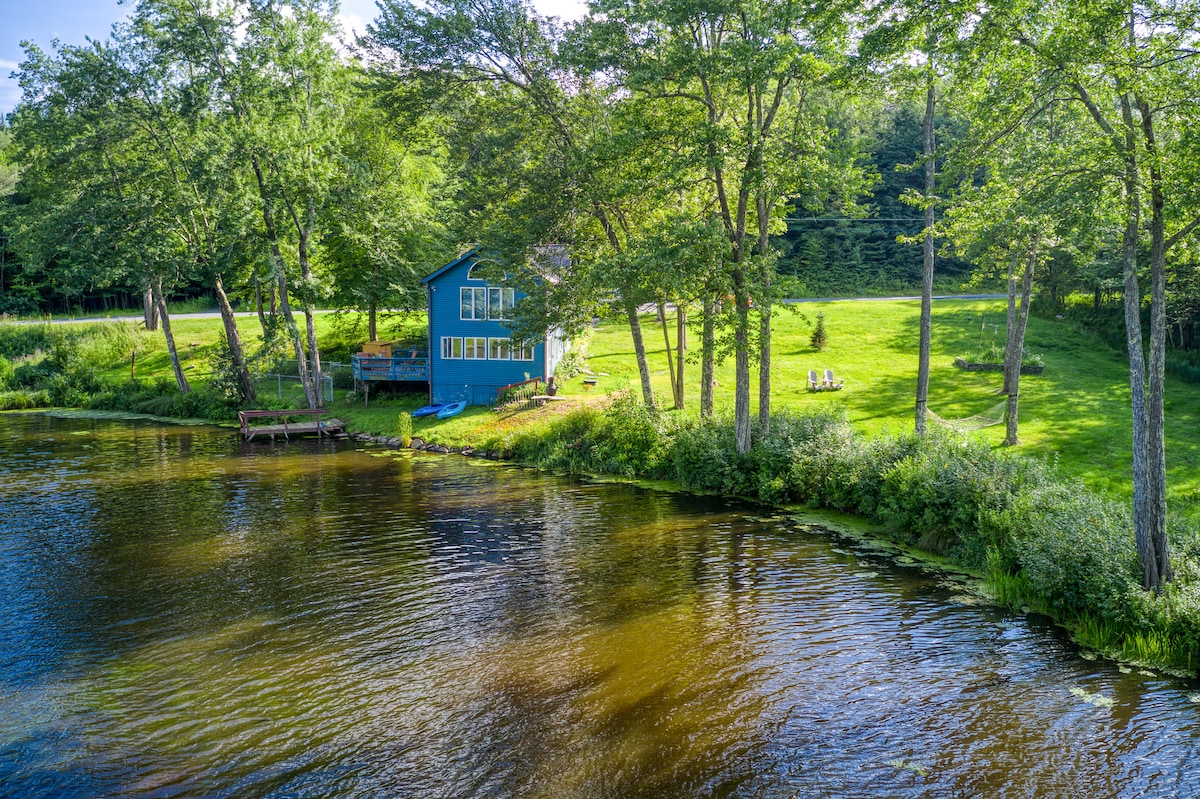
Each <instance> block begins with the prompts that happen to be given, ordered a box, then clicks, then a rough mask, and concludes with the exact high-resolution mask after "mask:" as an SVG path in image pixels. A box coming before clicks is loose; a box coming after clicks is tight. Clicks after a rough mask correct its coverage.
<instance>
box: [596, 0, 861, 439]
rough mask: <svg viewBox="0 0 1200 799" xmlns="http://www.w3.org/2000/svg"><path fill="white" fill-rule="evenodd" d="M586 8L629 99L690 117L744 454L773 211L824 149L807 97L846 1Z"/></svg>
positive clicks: (823, 70)
mask: <svg viewBox="0 0 1200 799" xmlns="http://www.w3.org/2000/svg"><path fill="white" fill-rule="evenodd" d="M593 8H594V10H595V12H596V13H597V15H598V16H597V20H596V25H597V27H598V29H599V30H600V31H601V32H602V34H603V35H606V36H607V37H608V51H607V55H608V61H609V65H608V66H609V69H610V71H611V73H612V74H614V75H616V76H617V78H618V79H619V80H620V81H621V82H622V84H623V85H624V86H625V87H626V89H627V90H628V91H629V92H631V93H633V94H634V95H636V96H642V97H646V98H650V99H654V100H657V101H659V102H662V103H668V102H669V103H672V104H675V105H681V106H682V110H683V111H684V113H686V114H687V115H688V118H689V119H690V120H691V125H690V131H691V132H690V134H689V135H688V136H687V137H686V138H685V139H683V140H682V141H681V144H680V146H681V149H683V150H684V151H686V152H687V153H689V154H690V155H691V157H692V159H693V164H694V165H695V167H697V168H699V169H702V170H703V173H704V174H705V176H706V184H707V187H708V191H709V197H710V203H711V206H710V207H711V208H712V209H713V210H712V212H713V214H714V215H715V216H716V218H717V219H718V220H719V221H720V223H721V225H722V227H723V228H724V231H725V235H726V238H727V241H728V247H729V255H728V258H727V259H726V265H727V267H728V279H729V284H728V285H729V294H730V295H731V299H732V316H733V319H732V330H733V341H734V359H735V375H736V377H735V386H734V427H735V440H736V448H737V451H738V452H740V453H745V452H748V451H749V449H750V446H751V427H752V425H751V413H750V397H751V387H750V361H751V355H752V351H753V349H754V347H755V344H756V343H757V345H758V347H759V353H760V360H759V368H760V383H759V396H760V406H761V405H764V404H766V405H767V406H769V396H770V388H769V386H770V377H769V374H770V352H769V340H768V339H769V331H770V319H769V314H770V304H771V301H772V299H773V298H772V296H771V289H770V284H769V276H770V274H771V271H770V268H769V265H770V263H771V261H772V256H773V253H772V252H771V248H770V242H769V238H768V234H769V233H770V232H771V228H772V221H771V220H772V218H773V215H774V214H775V211H776V209H777V208H778V207H779V205H780V202H781V201H782V200H783V199H784V198H786V197H791V196H795V195H796V194H798V193H801V192H802V190H803V183H802V180H801V175H802V172H803V169H804V165H806V164H807V163H811V162H814V161H820V160H821V158H822V155H823V150H822V143H823V142H824V141H825V139H826V138H827V131H826V129H825V125H824V122H825V120H824V119H823V118H822V117H820V116H819V115H817V114H814V113H811V111H812V104H811V102H810V101H811V98H812V95H813V93H814V92H816V91H817V90H818V89H819V88H820V87H821V86H822V85H823V84H824V82H825V81H826V78H827V76H828V75H829V73H830V64H831V63H833V62H836V60H837V59H838V58H839V57H840V55H841V53H842V50H843V47H844V43H845V40H844V39H843V38H842V35H843V34H844V32H845V22H844V20H843V18H842V12H843V9H842V8H840V7H838V6H837V5H836V4H833V5H827V6H822V7H820V8H814V7H809V6H803V5H801V4H797V3H793V2H742V1H741V0H725V1H724V2H715V3H713V2H694V1H693V0H673V1H671V2H658V3H647V2H641V0H599V1H598V2H596V3H594V4H593ZM681 101H682V102H681ZM780 229H781V228H780ZM756 316H757V317H758V319H759V320H760V324H759V325H757V326H756V325H755V324H754V319H755V317H756Z"/></svg>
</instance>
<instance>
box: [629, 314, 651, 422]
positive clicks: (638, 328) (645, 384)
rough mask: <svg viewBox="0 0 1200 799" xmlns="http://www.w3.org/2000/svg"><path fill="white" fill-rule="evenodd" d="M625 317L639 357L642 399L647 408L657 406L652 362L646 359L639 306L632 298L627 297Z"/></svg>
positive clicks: (635, 352)
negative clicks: (651, 367) (651, 368)
mask: <svg viewBox="0 0 1200 799" xmlns="http://www.w3.org/2000/svg"><path fill="white" fill-rule="evenodd" d="M625 317H626V319H628V321H629V333H630V335H631V336H633V353H634V356H635V357H636V358H637V365H638V376H639V377H640V378H641V381H642V401H643V402H645V403H646V407H647V408H653V407H655V404H654V388H653V386H651V385H650V364H649V362H647V360H646V342H645V341H644V340H643V339H642V323H641V321H640V320H639V319H638V306H637V303H636V302H634V301H633V300H632V299H629V298H628V297H626V299H625Z"/></svg>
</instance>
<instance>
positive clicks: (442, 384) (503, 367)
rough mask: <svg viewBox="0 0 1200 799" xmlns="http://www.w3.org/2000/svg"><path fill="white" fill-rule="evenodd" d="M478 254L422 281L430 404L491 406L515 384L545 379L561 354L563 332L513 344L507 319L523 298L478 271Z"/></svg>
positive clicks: (464, 257) (464, 256)
mask: <svg viewBox="0 0 1200 799" xmlns="http://www.w3.org/2000/svg"><path fill="white" fill-rule="evenodd" d="M479 271H480V268H479V265H478V250H476V249H472V250H468V251H467V252H465V253H463V254H462V255H460V256H459V257H458V258H456V259H454V260H453V261H451V262H450V263H448V264H446V265H445V266H443V267H442V268H441V269H439V270H437V271H436V272H434V273H433V274H431V275H429V276H427V277H425V278H424V279H423V280H422V281H421V282H422V283H424V284H425V288H426V290H427V292H428V297H429V301H428V302H429V306H428V307H429V397H430V401H431V402H433V403H434V404H438V403H444V402H459V401H464V402H466V403H467V404H469V405H491V404H493V403H495V402H496V399H497V395H498V392H499V391H500V390H501V389H502V388H504V387H506V386H510V385H512V384H514V383H520V382H523V381H525V380H529V379H533V378H540V379H542V380H546V379H547V378H549V377H550V376H551V375H553V374H554V369H555V367H556V366H557V365H558V362H559V361H560V360H561V359H562V356H563V353H564V352H565V351H566V344H565V342H564V341H563V337H562V333H561V331H558V330H550V331H547V333H546V336H545V338H544V339H543V340H541V341H539V342H537V343H535V344H526V345H524V346H519V347H518V346H514V345H513V343H512V339H511V332H510V331H509V329H508V327H507V326H506V324H505V323H506V321H507V320H508V319H510V318H511V317H512V309H513V306H514V305H516V303H517V302H518V301H519V300H520V299H521V297H522V296H524V295H522V294H520V293H518V292H516V290H515V289H511V288H505V287H504V286H496V285H491V284H489V283H488V282H487V281H486V280H484V279H483V278H482V277H481V276H480V275H478V274H477V272H479Z"/></svg>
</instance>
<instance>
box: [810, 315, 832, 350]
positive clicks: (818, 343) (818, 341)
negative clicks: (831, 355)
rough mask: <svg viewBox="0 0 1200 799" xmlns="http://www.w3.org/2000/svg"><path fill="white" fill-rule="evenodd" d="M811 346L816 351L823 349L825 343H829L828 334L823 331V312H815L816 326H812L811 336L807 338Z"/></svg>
mask: <svg viewBox="0 0 1200 799" xmlns="http://www.w3.org/2000/svg"><path fill="white" fill-rule="evenodd" d="M808 343H809V344H811V345H812V348H813V349H814V350H816V351H817V352H820V351H821V350H823V349H825V345H826V344H828V343H829V337H828V334H826V332H825V314H823V313H821V312H820V311H818V312H817V326H816V327H815V328H813V332H812V338H810V339H809V340H808Z"/></svg>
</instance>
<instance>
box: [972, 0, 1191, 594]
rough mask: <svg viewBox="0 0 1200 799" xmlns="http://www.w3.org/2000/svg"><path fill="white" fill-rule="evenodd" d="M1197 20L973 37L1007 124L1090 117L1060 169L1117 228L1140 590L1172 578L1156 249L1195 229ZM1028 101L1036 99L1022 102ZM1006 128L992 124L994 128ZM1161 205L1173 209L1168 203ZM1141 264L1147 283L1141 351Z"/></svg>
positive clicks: (1174, 12)
mask: <svg viewBox="0 0 1200 799" xmlns="http://www.w3.org/2000/svg"><path fill="white" fill-rule="evenodd" d="M1198 15H1200V8H1198V7H1197V5H1196V4H1195V3H1193V2H1178V3H1175V2H1165V3H1160V2H1145V3H1143V2H1131V3H1125V4H1109V5H1102V6H1096V5H1092V4H1087V3H1080V2H1076V1H1075V0H1062V2H1051V3H1036V4H1035V3H1031V2H1022V3H1015V4H1010V5H1005V6H1004V7H1003V8H1000V7H996V8H992V9H990V10H989V13H988V15H987V16H986V18H985V19H984V21H983V22H982V23H981V24H980V25H979V26H978V33H977V37H976V38H977V41H978V44H979V46H980V50H979V52H980V60H983V59H987V60H991V61H993V62H999V63H1010V64H1013V65H1015V66H1014V68H1012V69H1010V70H1008V71H1007V72H1005V73H1004V74H1003V75H997V76H996V77H998V78H1003V79H1002V80H995V81H993V84H992V91H993V93H994V94H993V96H994V97H997V98H1000V97H1002V98H1003V102H1004V107H1006V108H1008V109H1009V110H1010V120H1011V119H1012V118H1016V119H1018V120H1019V119H1020V118H1021V117H1023V116H1028V115H1030V114H1034V113H1038V114H1040V113H1052V112H1053V111H1054V110H1055V109H1056V108H1057V107H1058V106H1060V105H1063V104H1066V103H1070V104H1072V105H1074V106H1076V107H1077V108H1078V110H1079V114H1080V115H1081V116H1082V117H1084V118H1085V119H1087V120H1089V127H1088V128H1080V130H1079V131H1078V133H1077V136H1076V137H1074V138H1073V140H1072V141H1071V142H1070V146H1069V147H1064V148H1063V151H1062V153H1061V156H1060V159H1061V160H1059V162H1058V163H1059V164H1060V168H1062V169H1064V170H1067V169H1072V170H1076V171H1079V172H1084V173H1088V174H1091V175H1094V176H1095V177H1096V179H1095V180H1094V181H1093V182H1092V184H1091V185H1092V186H1093V187H1094V190H1095V194H1094V195H1093V203H1094V205H1095V214H1096V217H1097V218H1098V219H1100V220H1103V221H1108V220H1111V221H1112V223H1114V226H1115V227H1117V228H1118V229H1119V230H1120V231H1121V232H1120V234H1119V247H1118V248H1117V249H1119V251H1120V252H1121V261H1122V264H1123V271H1124V303H1125V329H1126V341H1127V347H1128V353H1129V377H1130V389H1131V404H1132V409H1133V430H1132V433H1133V494H1134V514H1133V516H1134V526H1135V536H1136V539H1137V546H1138V552H1139V554H1140V556H1141V561H1142V582H1143V585H1144V586H1145V587H1146V588H1148V589H1154V590H1157V589H1158V588H1159V587H1160V586H1161V585H1162V583H1163V582H1165V581H1167V580H1170V579H1171V563H1170V549H1169V543H1168V535H1167V518H1166V511H1167V503H1166V497H1167V492H1166V458H1165V451H1164V447H1163V430H1164V423H1165V420H1164V415H1163V408H1164V402H1163V397H1164V382H1165V375H1164V371H1165V370H1164V359H1165V345H1166V323H1165V320H1166V309H1165V307H1164V305H1165V300H1166V278H1167V254H1168V252H1169V251H1170V249H1171V248H1172V247H1173V246H1175V245H1177V244H1179V243H1180V242H1182V241H1184V240H1185V239H1187V238H1188V237H1190V236H1192V234H1193V233H1194V232H1195V231H1196V229H1197V227H1198V226H1200V215H1198V213H1197V212H1198V210H1200V204H1197V202H1196V192H1195V186H1194V181H1192V180H1191V176H1192V174H1193V171H1194V167H1193V164H1194V163H1195V160H1196V152H1195V151H1194V149H1193V145H1194V141H1195V139H1194V136H1192V135H1191V131H1192V130H1193V129H1194V127H1195V123H1196V120H1195V119H1194V117H1195V116H1196V111H1195V106H1196V104H1195V102H1194V98H1195V97H1196V96H1197V94H1198V90H1200V86H1198V83H1197V70H1196V68H1195V63H1196V59H1197V54H1200V48H1197V46H1196V34H1195V30H1196V25H1195V22H1196V20H1197V18H1198ZM985 47H986V50H984V49H983V48H985ZM1031 94H1033V95H1035V96H1037V97H1041V98H1045V99H1044V102H1043V103H1042V104H1040V105H1039V104H1038V103H1036V102H1032V103H1031V102H1026V101H1025V99H1026V98H1028V97H1030V95H1031ZM1014 99H1015V102H1014ZM1010 124H1011V122H1010ZM1004 130H1005V128H1004V127H1003V126H1001V127H999V128H998V132H999V133H1000V134H1002V133H1003V132H1004ZM1168 198H1172V199H1173V200H1174V202H1172V203H1170V204H1168V202H1167V200H1168ZM1147 218H1148V219H1147ZM1168 226H1170V227H1172V228H1173V230H1171V231H1170V232H1168ZM1147 254H1148V257H1147ZM1144 268H1146V271H1147V272H1148V275H1149V278H1150V291H1149V304H1150V323H1149V346H1148V347H1146V346H1145V345H1144V338H1143V324H1142V304H1143V299H1144V297H1143V289H1142V286H1141V273H1142V271H1143V269H1144Z"/></svg>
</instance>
